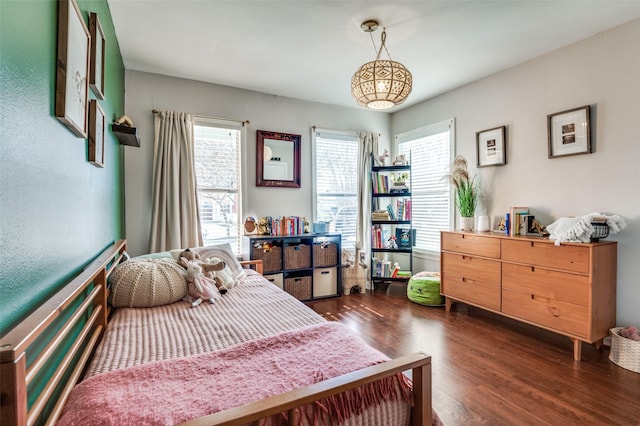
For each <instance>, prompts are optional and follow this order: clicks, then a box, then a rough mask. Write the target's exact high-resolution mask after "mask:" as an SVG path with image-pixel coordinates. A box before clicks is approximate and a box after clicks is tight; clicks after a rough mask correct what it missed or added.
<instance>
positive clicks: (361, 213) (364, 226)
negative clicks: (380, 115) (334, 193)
mask: <svg viewBox="0 0 640 426" xmlns="http://www.w3.org/2000/svg"><path fill="white" fill-rule="evenodd" d="M377 152H378V134H377V133H370V132H361V133H358V176H359V179H358V209H357V213H358V214H357V216H356V254H357V255H359V254H360V253H363V255H364V261H365V264H366V265H371V250H370V248H371V243H370V242H371V222H370V219H371V154H372V153H377ZM359 260H360V259H356V262H358V261H359ZM369 267H371V266H369ZM368 275H369V274H367V288H370V280H369V276H368Z"/></svg>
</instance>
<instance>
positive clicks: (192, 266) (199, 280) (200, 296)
mask: <svg viewBox="0 0 640 426" xmlns="http://www.w3.org/2000/svg"><path fill="white" fill-rule="evenodd" d="M180 264H184V265H186V269H187V297H186V298H185V300H186V301H187V302H189V303H191V307H192V308H195V307H196V306H198V305H199V304H200V303H202V301H203V300H208V301H209V303H213V302H215V300H216V299H218V298H219V297H220V292H218V290H217V289H216V286H215V283H214V282H213V281H212V280H211V279H209V278H207V277H205V276H204V274H203V273H202V267H201V266H200V265H199V264H198V262H197V261H195V260H187V258H185V257H182V258H180Z"/></svg>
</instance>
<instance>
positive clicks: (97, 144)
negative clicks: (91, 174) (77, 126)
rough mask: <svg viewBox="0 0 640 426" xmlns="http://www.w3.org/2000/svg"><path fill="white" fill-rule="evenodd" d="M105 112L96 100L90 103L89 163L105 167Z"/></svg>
mask: <svg viewBox="0 0 640 426" xmlns="http://www.w3.org/2000/svg"><path fill="white" fill-rule="evenodd" d="M104 121H105V119H104V111H103V110H102V108H101V107H100V104H99V103H98V101H96V100H95V99H91V101H90V103H89V162H90V163H91V164H93V165H94V166H96V167H104V127H105V123H104Z"/></svg>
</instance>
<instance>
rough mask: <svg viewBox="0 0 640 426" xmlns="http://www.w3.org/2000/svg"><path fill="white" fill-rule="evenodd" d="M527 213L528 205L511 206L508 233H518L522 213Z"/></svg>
mask: <svg viewBox="0 0 640 426" xmlns="http://www.w3.org/2000/svg"><path fill="white" fill-rule="evenodd" d="M528 214H529V208H528V207H511V209H509V234H511V235H520V222H521V219H522V215H528Z"/></svg>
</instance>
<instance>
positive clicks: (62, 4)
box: [55, 0, 91, 138]
mask: <svg viewBox="0 0 640 426" xmlns="http://www.w3.org/2000/svg"><path fill="white" fill-rule="evenodd" d="M90 44H91V37H90V36H89V30H88V29H87V26H86V25H85V24H84V20H83V18H82V13H81V12H80V9H79V8H78V5H77V4H76V2H75V0H60V1H59V2H58V60H57V61H56V64H57V65H56V102H55V115H56V118H58V119H59V120H60V121H61V122H63V123H64V124H66V125H67V127H68V128H69V129H70V130H71V131H72V132H73V133H74V134H75V135H76V136H78V137H81V138H86V137H87V119H88V117H87V115H88V114H87V105H88V102H87V100H88V98H89V84H88V79H87V76H88V73H89V49H90V48H91V46H90Z"/></svg>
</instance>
